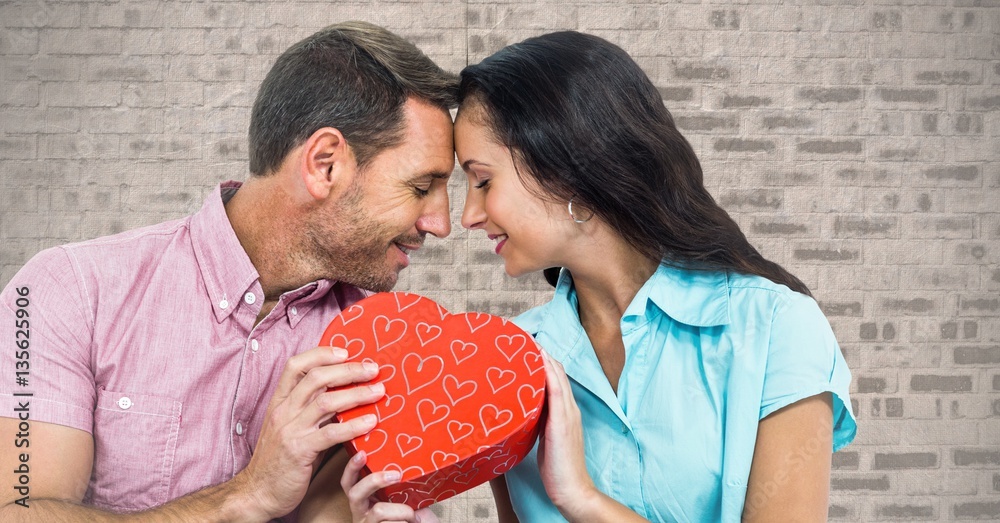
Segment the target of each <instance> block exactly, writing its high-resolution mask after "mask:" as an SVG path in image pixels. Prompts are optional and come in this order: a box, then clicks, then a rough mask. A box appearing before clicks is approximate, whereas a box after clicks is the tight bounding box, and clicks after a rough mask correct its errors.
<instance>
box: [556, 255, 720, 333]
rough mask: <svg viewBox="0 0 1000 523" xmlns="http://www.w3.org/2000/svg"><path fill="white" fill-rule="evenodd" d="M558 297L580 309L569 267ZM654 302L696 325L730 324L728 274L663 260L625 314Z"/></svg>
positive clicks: (562, 274) (638, 311)
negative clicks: (681, 265) (676, 265)
mask: <svg viewBox="0 0 1000 523" xmlns="http://www.w3.org/2000/svg"><path fill="white" fill-rule="evenodd" d="M555 300H561V301H568V305H570V306H571V307H572V309H573V311H576V310H577V300H576V291H574V290H573V278H572V276H571V275H570V273H569V271H568V270H566V269H563V270H562V271H560V272H559V280H558V282H556V295H555ZM648 302H652V303H653V304H654V305H656V307H657V308H658V309H660V310H661V311H662V312H663V313H664V314H666V315H667V316H670V317H671V318H672V319H674V320H675V321H678V322H681V323H684V324H686V325H691V326H694V327H714V326H718V325H727V324H729V321H730V320H729V274H728V273H727V272H724V271H699V270H690V269H683V268H679V267H673V266H670V265H666V264H660V266H659V267H658V268H657V269H656V272H654V273H653V275H652V276H650V278H649V279H648V280H646V283H644V284H643V285H642V287H640V288H639V292H637V293H636V295H635V298H633V299H632V302H631V303H630V304H629V306H628V308H627V309H626V310H625V315H626V316H628V315H630V314H635V315H642V314H644V312H645V309H646V304H647V303H648Z"/></svg>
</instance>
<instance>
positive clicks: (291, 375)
mask: <svg viewBox="0 0 1000 523" xmlns="http://www.w3.org/2000/svg"><path fill="white" fill-rule="evenodd" d="M346 359H347V351H346V350H344V349H341V348H333V347H314V348H312V349H309V350H307V351H305V352H303V353H302V354H297V355H295V356H292V357H291V358H289V359H288V361H287V362H285V368H284V370H282V372H281V377H280V378H278V386H277V387H276V388H275V390H274V398H275V399H277V400H278V401H280V400H282V399H284V398H286V397H287V396H288V395H289V394H290V393H291V392H292V389H293V388H295V385H297V384H298V383H299V380H301V379H302V378H303V377H304V376H305V375H306V373H308V372H309V371H310V370H312V369H313V368H314V367H318V366H320V365H335V364H337V363H343V362H344V361H345V360H346Z"/></svg>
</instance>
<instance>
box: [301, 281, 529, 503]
mask: <svg viewBox="0 0 1000 523" xmlns="http://www.w3.org/2000/svg"><path fill="white" fill-rule="evenodd" d="M320 345H328V346H334V347H342V348H345V349H347V351H348V354H349V356H348V359H349V360H350V361H365V360H371V361H375V362H376V363H378V365H379V374H378V376H377V377H376V378H375V380H373V382H378V381H381V382H383V383H384V384H385V390H386V393H385V397H384V398H383V399H382V400H380V401H378V402H376V403H374V404H372V405H365V406H362V407H357V408H354V409H351V410H348V411H345V412H341V413H339V414H337V420H338V421H340V422H343V421H347V420H351V419H354V418H357V417H359V416H362V415H365V414H370V413H373V414H375V415H377V416H378V424H377V425H376V426H375V428H374V429H373V430H372V431H371V432H369V433H368V434H367V435H365V436H362V437H359V438H356V439H354V440H353V441H349V442H347V443H346V444H345V447H346V448H347V451H348V453H349V454H350V455H352V456H353V455H354V454H356V453H357V452H358V451H359V450H364V451H365V453H366V454H367V455H368V459H367V462H366V467H365V468H366V470H365V471H364V473H365V474H368V473H370V472H372V471H382V470H398V471H400V472H401V479H400V481H399V482H398V483H396V484H395V485H392V486H390V487H387V488H385V489H382V490H380V491H379V492H378V493H377V494H376V497H378V498H379V499H381V500H382V501H390V502H393V503H405V504H407V505H409V506H411V507H413V508H415V509H417V508H423V507H426V506H428V505H430V504H432V503H436V502H438V501H442V500H445V499H447V498H449V497H451V496H454V495H456V494H458V493H461V492H464V491H466V490H468V489H470V488H472V487H475V486H477V485H480V484H482V483H484V482H486V481H489V480H491V479H493V478H495V477H497V476H499V475H500V474H503V473H505V472H507V471H508V470H510V469H511V468H513V467H514V466H515V465H517V464H518V463H520V461H521V460H522V459H524V456H525V455H527V453H528V452H529V451H530V450H531V447H532V446H533V445H534V443H535V439H536V437H537V436H538V429H539V424H538V421H539V416H540V414H541V410H542V403H543V401H544V399H545V394H544V392H545V371H544V367H543V363H542V355H541V352H540V350H539V348H538V346H537V345H536V344H535V341H534V339H533V338H532V337H531V336H530V335H528V334H527V333H525V332H524V331H523V330H521V329H520V328H519V327H517V326H516V325H514V323H512V322H509V321H507V320H506V319H504V318H501V317H498V316H492V315H489V314H485V313H475V312H473V313H466V314H450V313H448V311H446V310H445V309H444V308H443V307H441V306H440V305H438V304H437V303H435V302H434V301H432V300H430V299H428V298H425V297H423V296H419V295H416V294H409V293H403V292H393V293H380V294H375V295H373V296H370V297H368V298H365V299H364V300H361V301H359V302H357V303H355V304H354V305H352V306H351V307H349V308H348V309H347V310H345V311H344V312H343V313H342V314H340V315H339V316H337V317H336V318H335V319H334V320H333V321H332V322H331V323H330V325H329V326H328V327H327V329H326V332H324V333H323V337H322V339H321V341H320Z"/></svg>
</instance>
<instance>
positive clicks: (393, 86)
mask: <svg viewBox="0 0 1000 523" xmlns="http://www.w3.org/2000/svg"><path fill="white" fill-rule="evenodd" d="M457 91H458V78H457V76H456V75H454V74H451V73H448V72H445V71H444V70H442V69H441V68H440V67H438V66H437V65H436V64H435V63H434V62H432V61H431V59H430V58H428V57H427V56H426V55H425V54H424V53H423V52H421V51H420V50H419V49H417V47H416V46H415V45H413V44H412V43H410V42H408V41H406V40H404V39H403V38H401V37H400V36H398V35H396V34H393V33H391V32H389V31H388V30H386V29H384V28H382V27H379V26H377V25H373V24H369V23H366V22H344V23H340V24H334V25H331V26H329V27H326V28H325V29H322V30H320V31H319V32H317V33H315V34H313V35H312V36H310V37H308V38H306V39H305V40H302V41H301V42H299V43H297V44H295V45H293V46H292V47H291V48H289V49H288V50H287V51H285V52H284V53H283V54H282V55H281V56H280V57H278V60H277V62H275V64H274V66H273V67H271V70H270V72H268V73H267V77H266V78H265V79H264V82H263V83H262V84H261V86H260V91H259V92H258V93H257V99H256V101H255V102H254V105H253V112H252V113H251V115H250V137H249V144H250V145H249V151H250V172H251V173H252V174H254V175H257V176H266V175H268V174H271V173H273V172H275V171H277V170H278V168H279V167H280V166H281V163H282V161H284V159H285V156H286V155H287V154H288V153H289V151H291V150H292V149H293V148H295V147H297V146H298V145H299V144H301V143H302V142H304V141H305V140H306V139H307V138H309V136H311V135H312V134H313V133H314V132H316V131H317V130H319V129H321V128H323V127H334V128H336V129H339V130H340V132H341V133H342V134H343V135H344V138H345V139H346V140H347V143H348V145H350V146H351V149H352V151H353V152H354V155H355V159H356V160H357V162H358V165H359V166H364V165H365V164H366V163H367V162H368V161H369V160H371V159H372V158H373V157H374V156H375V155H377V154H378V153H379V152H380V151H382V150H384V149H386V148H390V147H393V146H395V145H398V144H399V143H400V142H402V140H403V129H404V121H403V105H404V104H405V103H406V100H407V99H408V98H409V97H415V98H417V99H420V100H422V101H424V102H427V103H430V104H432V105H435V106H437V107H440V108H441V109H443V110H445V111H448V110H449V109H452V108H454V107H455V106H457V105H458V101H457Z"/></svg>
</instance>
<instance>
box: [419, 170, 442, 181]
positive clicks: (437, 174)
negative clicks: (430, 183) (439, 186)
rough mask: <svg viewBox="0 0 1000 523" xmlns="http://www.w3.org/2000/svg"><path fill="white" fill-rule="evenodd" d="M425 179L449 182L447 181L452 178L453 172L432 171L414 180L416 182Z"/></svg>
mask: <svg viewBox="0 0 1000 523" xmlns="http://www.w3.org/2000/svg"><path fill="white" fill-rule="evenodd" d="M425 178H431V179H435V180H447V179H449V178H451V171H448V172H444V171H430V172H425V173H423V174H421V175H420V176H417V177H416V178H414V179H415V180H423V179H425Z"/></svg>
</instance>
